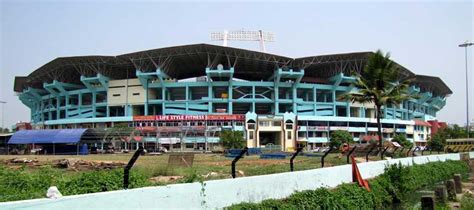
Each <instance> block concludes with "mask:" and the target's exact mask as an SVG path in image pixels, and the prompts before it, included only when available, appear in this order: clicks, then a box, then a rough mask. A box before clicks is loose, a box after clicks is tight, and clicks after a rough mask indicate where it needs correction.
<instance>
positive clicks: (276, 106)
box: [274, 82, 280, 114]
mask: <svg viewBox="0 0 474 210" xmlns="http://www.w3.org/2000/svg"><path fill="white" fill-rule="evenodd" d="M278 92H279V88H278V82H275V90H274V94H275V95H274V100H275V101H274V106H275V114H278V113H280V110H279V109H280V107H278V101H279V97H280V96H279V95H278Z"/></svg>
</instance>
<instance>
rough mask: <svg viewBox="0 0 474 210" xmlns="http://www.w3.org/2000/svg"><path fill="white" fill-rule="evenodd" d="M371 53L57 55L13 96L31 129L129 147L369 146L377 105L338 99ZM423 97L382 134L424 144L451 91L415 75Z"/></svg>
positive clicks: (414, 88)
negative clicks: (340, 134)
mask: <svg viewBox="0 0 474 210" xmlns="http://www.w3.org/2000/svg"><path fill="white" fill-rule="evenodd" d="M371 54H372V52H356V53H345V54H334V55H321V56H311V57H304V58H296V59H294V58H289V57H285V56H279V55H273V54H268V53H262V52H255V51H250V50H244V49H236V48H230V47H222V46H215V45H208V44H196V45H186V46H176V47H169V48H161V49H154V50H148V51H141V52H135V53H130V54H124V55H119V56H78V57H61V58H57V59H54V60H52V61H51V62H49V63H47V64H45V65H44V66H42V67H40V68H39V69H37V70H35V71H34V72H32V73H31V74H30V75H28V76H25V77H16V78H15V84H14V90H15V92H16V93H17V94H18V96H19V99H20V100H21V101H22V102H23V103H24V104H25V105H26V106H28V107H29V108H30V109H31V122H32V124H33V126H34V128H35V129H76V128H95V129H100V128H109V127H114V126H118V125H125V126H127V127H133V128H134V129H135V130H137V131H138V134H135V135H134V136H130V137H129V138H127V139H126V141H128V142H135V144H132V147H133V145H138V144H140V143H144V142H147V143H152V144H153V143H155V144H161V145H165V146H167V147H171V148H173V147H174V148H194V149H197V148H200V149H203V148H204V149H210V148H209V147H210V146H212V144H215V143H218V142H219V132H220V131H222V130H226V129H231V130H237V131H243V133H244V135H245V139H246V141H247V145H248V146H249V147H272V146H275V147H281V149H282V150H285V151H291V150H293V149H294V148H295V147H296V146H297V145H298V144H304V145H307V146H308V147H307V148H309V149H311V148H313V147H315V146H320V145H322V144H325V143H327V142H328V141H329V135H330V132H331V131H334V130H347V131H349V132H350V133H351V134H352V135H353V137H354V140H355V141H368V140H370V139H374V138H375V135H376V131H377V125H376V120H375V108H374V105H373V104H358V103H351V102H349V101H345V100H344V99H341V97H340V96H341V95H344V94H346V93H348V92H351V91H356V90H355V89H354V87H353V86H352V85H351V82H352V81H353V80H354V77H352V76H351V75H353V73H354V72H360V71H361V70H362V69H363V67H364V65H365V63H366V61H367V58H368V57H369V56H370V55H371ZM396 65H397V68H398V70H399V76H400V78H407V77H411V78H414V80H413V82H412V84H411V87H410V89H409V91H410V92H411V93H419V94H420V96H421V97H420V98H418V99H412V100H409V101H405V102H403V103H402V104H400V105H399V106H393V107H390V106H389V107H384V108H383V116H384V118H383V119H382V123H383V124H382V127H383V136H384V137H385V138H391V137H393V136H394V135H395V134H403V135H406V136H407V138H408V139H409V140H410V141H413V142H415V143H416V145H424V144H426V141H427V139H428V138H429V136H430V132H431V129H430V127H431V126H432V125H433V123H436V122H437V118H436V114H437V112H438V111H439V110H441V109H442V108H443V106H444V105H445V104H446V97H448V96H449V95H450V94H452V92H451V90H450V89H449V87H448V86H447V85H446V84H445V83H444V82H443V81H442V80H441V79H440V78H438V77H433V76H425V75H416V74H414V73H413V72H411V71H410V70H408V69H406V68H405V67H403V66H401V65H399V64H396Z"/></svg>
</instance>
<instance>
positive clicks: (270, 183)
mask: <svg viewBox="0 0 474 210" xmlns="http://www.w3.org/2000/svg"><path fill="white" fill-rule="evenodd" d="M471 155H474V154H471ZM471 157H474V156H471ZM446 160H460V155H459V154H443V155H430V156H422V157H410V158H401V159H394V160H384V161H376V162H368V163H359V164H358V166H359V169H360V172H361V174H362V177H363V178H373V177H375V176H378V175H380V174H382V173H383V171H384V168H385V167H386V166H387V165H391V164H397V163H401V164H403V165H412V164H413V163H416V164H424V163H427V162H434V161H446ZM296 167H298V166H297V165H296ZM237 168H238V166H237ZM350 182H352V169H351V165H343V166H335V167H330V168H321V169H313V170H306V171H297V172H287V173H279V174H270V175H263V176H251V177H242V178H237V179H223V180H214V181H206V182H204V183H189V184H175V185H168V186H160V187H145V188H139V189H131V190H120V191H113V192H103V193H93V194H85V195H75V196H66V197H63V198H60V199H56V200H52V199H36V200H27V201H16V202H6V203H0V209H68V210H72V209H144V208H150V209H151V208H152V209H155V208H160V209H170V208H174V209H176V208H185V209H189V208H223V207H226V206H230V205H232V204H236V203H241V202H259V201H262V200H264V199H269V198H285V197H288V196H289V195H291V194H292V193H294V192H296V191H302V190H311V189H316V188H320V187H336V186H337V185H340V184H342V183H350ZM59 190H61V189H59ZM45 193H46V192H45Z"/></svg>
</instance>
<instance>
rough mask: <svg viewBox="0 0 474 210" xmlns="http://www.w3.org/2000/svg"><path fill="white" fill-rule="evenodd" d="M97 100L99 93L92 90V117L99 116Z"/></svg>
mask: <svg viewBox="0 0 474 210" xmlns="http://www.w3.org/2000/svg"><path fill="white" fill-rule="evenodd" d="M96 102H97V93H96V92H95V91H92V117H97V106H96V105H95V103H96Z"/></svg>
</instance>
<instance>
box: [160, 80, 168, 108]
mask: <svg viewBox="0 0 474 210" xmlns="http://www.w3.org/2000/svg"><path fill="white" fill-rule="evenodd" d="M161 84H162V86H161V101H162V102H161V109H162V114H163V115H166V103H165V102H166V100H167V99H166V88H165V86H164V85H163V83H161Z"/></svg>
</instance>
